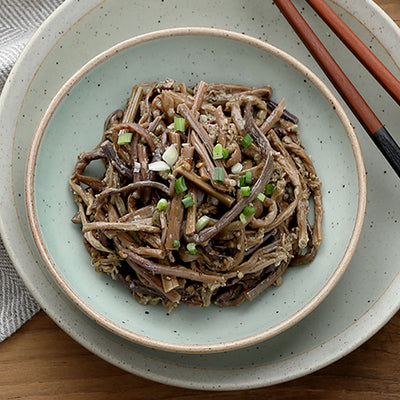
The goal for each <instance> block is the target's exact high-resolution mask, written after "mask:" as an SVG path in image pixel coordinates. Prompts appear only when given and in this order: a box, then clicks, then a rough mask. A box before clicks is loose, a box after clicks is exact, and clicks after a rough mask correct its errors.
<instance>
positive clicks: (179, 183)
mask: <svg viewBox="0 0 400 400" xmlns="http://www.w3.org/2000/svg"><path fill="white" fill-rule="evenodd" d="M174 188H175V192H176V193H177V194H180V193H183V192H185V191H186V190H187V189H188V188H187V186H186V183H185V178H184V177H183V176H180V177H179V178H178V179H177V180H176V181H175V185H174Z"/></svg>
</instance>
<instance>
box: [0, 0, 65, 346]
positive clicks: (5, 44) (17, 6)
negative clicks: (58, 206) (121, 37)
mask: <svg viewBox="0 0 400 400" xmlns="http://www.w3.org/2000/svg"><path fill="white" fill-rule="evenodd" d="M62 2H63V0H0V92H1V90H2V89H3V86H4V83H5V81H6V79H7V76H8V74H9V72H10V70H11V68H12V66H13V64H14V63H15V61H16V59H17V57H18V55H19V54H20V53H21V51H22V49H23V48H24V46H25V44H26V43H27V41H28V40H29V38H30V37H31V36H32V34H33V33H34V32H35V30H36V29H37V28H38V27H39V26H40V24H41V23H42V22H43V21H44V20H45V19H46V18H47V16H48V15H49V14H50V13H51V12H52V11H54V10H55V9H56V7H58V6H59V5H60V4H61V3H62ZM38 310H39V306H38V304H37V303H36V302H35V300H34V299H33V297H32V296H31V295H30V294H29V292H28V290H27V289H26V288H25V286H24V284H23V282H22V281H21V279H20V278H19V276H18V275H17V272H16V271H15V269H14V267H13V266H12V263H11V260H10V258H9V257H8V254H7V252H6V250H5V248H4V246H3V243H2V242H1V240H0V342H1V341H3V340H4V339H6V338H7V337H8V336H10V335H12V334H13V333H14V332H15V331H16V330H17V329H18V328H19V327H20V326H21V325H22V324H23V323H24V322H26V321H27V320H28V319H29V318H31V317H32V316H33V315H34V314H35V313H36V312H37V311H38Z"/></svg>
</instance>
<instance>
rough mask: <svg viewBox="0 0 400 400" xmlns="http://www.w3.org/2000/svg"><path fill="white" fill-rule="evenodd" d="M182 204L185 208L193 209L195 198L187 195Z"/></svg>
mask: <svg viewBox="0 0 400 400" xmlns="http://www.w3.org/2000/svg"><path fill="white" fill-rule="evenodd" d="M182 204H183V205H184V206H185V208H188V207H192V206H193V205H194V201H193V197H192V196H191V195H190V194H187V195H185V196H184V198H183V199H182Z"/></svg>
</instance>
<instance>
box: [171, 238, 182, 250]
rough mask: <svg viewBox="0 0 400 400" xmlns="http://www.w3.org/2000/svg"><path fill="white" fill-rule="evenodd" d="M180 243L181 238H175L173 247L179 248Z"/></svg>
mask: <svg viewBox="0 0 400 400" xmlns="http://www.w3.org/2000/svg"><path fill="white" fill-rule="evenodd" d="M180 245H181V242H180V241H179V240H174V241H173V242H172V247H173V248H174V249H177V248H178V247H180Z"/></svg>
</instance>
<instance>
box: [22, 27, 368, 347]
mask: <svg viewBox="0 0 400 400" xmlns="http://www.w3.org/2000/svg"><path fill="white" fill-rule="evenodd" d="M178 36H211V37H216V38H225V39H230V40H235V41H239V42H242V43H245V44H248V45H251V46H254V47H256V48H259V49H261V50H264V51H266V52H268V53H271V54H273V55H275V56H277V57H279V58H281V59H282V60H283V61H285V62H287V63H288V64H290V65H291V66H292V67H294V68H295V69H296V70H298V71H299V72H301V73H302V74H303V75H304V76H305V77H306V78H308V79H309V80H310V81H311V82H312V83H313V85H314V86H315V87H316V88H317V89H318V90H319V91H320V92H321V93H322V95H323V96H324V97H325V98H326V99H327V100H328V101H329V102H330V103H331V105H332V107H333V108H334V110H335V112H336V114H337V116H338V118H339V120H340V121H341V123H342V125H343V127H344V129H345V131H346V134H347V136H348V139H349V141H350V145H351V147H352V151H353V155H354V160H355V164H356V169H357V179H358V204H357V213H356V219H355V223H354V228H353V232H352V235H351V237H350V240H349V243H348V246H347V248H346V251H345V253H344V255H343V257H342V259H341V261H340V262H339V264H338V266H337V268H336V270H335V271H334V272H333V274H332V276H331V277H330V278H329V280H328V281H327V282H326V284H325V285H324V286H323V287H322V288H321V290H320V291H319V292H318V293H317V294H316V295H315V296H314V297H313V298H312V299H311V300H310V301H309V302H308V303H307V304H306V305H304V306H303V307H302V308H301V309H299V310H298V311H297V312H296V313H294V314H292V315H291V316H290V317H289V318H287V319H285V320H284V321H281V322H280V323H279V324H277V325H275V326H273V327H270V328H268V329H266V330H263V331H261V332H258V333H257V334H254V335H250V336H247V337H244V338H241V339H236V340H232V341H226V342H218V343H214V344H179V343H170V342H166V341H162V340H157V339H152V338H150V337H148V336H145V335H140V334H138V333H136V332H132V331H130V330H128V329H126V328H123V327H122V326H120V325H118V324H117V323H115V322H113V321H111V320H110V319H108V318H106V317H104V316H103V315H102V314H100V313H99V312H98V311H96V309H94V308H93V307H91V306H89V305H88V304H87V303H86V302H85V301H83V300H82V298H80V296H79V295H78V294H77V293H76V292H75V291H74V289H73V288H72V287H71V286H70V285H69V284H68V283H67V282H66V281H65V279H64V278H63V276H62V274H61V273H60V272H59V270H58V269H57V266H56V264H55V263H54V261H53V259H52V257H51V256H50V253H49V251H48V249H47V248H46V245H45V243H44V240H43V237H42V234H41V230H40V227H39V222H38V218H37V215H36V206H35V196H34V182H35V168H36V162H37V157H38V151H39V148H40V144H41V141H42V138H43V135H44V133H45V131H46V128H47V126H48V124H49V122H50V120H51V118H52V116H53V115H54V113H55V111H56V109H57V107H58V106H59V104H60V103H61V101H62V100H63V99H64V97H65V96H66V95H67V93H68V92H69V91H70V90H71V89H72V88H73V87H74V86H75V85H76V84H77V83H78V82H79V81H80V80H81V79H82V78H83V77H84V76H85V75H86V74H87V73H88V72H90V71H91V70H92V69H93V68H95V67H96V66H97V65H99V64H101V63H102V62H104V61H106V60H107V59H109V58H110V57H112V56H113V55H115V54H117V53H119V52H121V51H123V50H125V49H128V48H130V47H133V46H137V45H139V44H142V43H145V42H149V41H153V40H159V39H163V38H168V37H178ZM366 193H367V184H366V173H365V167H364V162H363V158H362V152H361V148H360V145H359V142H358V139H357V137H356V134H355V132H354V129H353V127H352V125H351V123H350V120H349V118H348V117H347V115H346V113H345V111H344V109H343V107H342V106H341V104H340V103H339V102H338V100H337V99H336V98H335V96H334V95H333V94H332V92H331V91H330V90H329V89H328V87H327V86H326V85H325V84H324V83H323V82H322V81H321V80H320V79H319V78H318V76H317V75H316V74H314V73H313V72H312V71H311V70H310V69H309V68H307V67H306V66H305V65H304V64H302V63H301V62H300V61H298V60H297V59H296V58H294V57H293V56H291V55H289V54H288V53H286V52H284V51H282V50H280V49H279V48H277V47H275V46H273V45H270V44H269V43H267V42H264V41H262V40H259V39H256V38H254V37H251V36H248V35H245V34H241V33H237V32H233V31H228V30H225V29H217V28H206V27H180V28H169V29H163V30H158V31H153V32H149V33H145V34H142V35H138V36H135V37H133V38H130V39H127V40H124V41H122V42H120V43H118V44H116V45H114V46H112V47H110V48H109V49H107V50H105V51H103V52H102V53H100V54H99V55H97V56H96V57H94V58H92V59H91V60H90V61H89V62H87V63H86V64H85V65H84V66H83V67H81V68H80V69H79V70H78V71H77V72H76V73H75V74H74V75H73V76H72V77H71V78H70V79H68V81H67V82H66V83H65V84H64V85H63V86H62V87H61V88H60V90H59V91H58V92H57V94H56V95H55V96H54V97H53V99H52V101H51V102H50V104H49V106H48V107H47V109H46V111H45V113H44V115H43V117H42V118H41V120H40V122H39V125H38V127H37V129H36V131H35V134H34V136H33V139H32V143H31V146H30V150H29V155H28V161H27V167H26V176H25V202H26V209H27V215H28V221H29V225H30V228H31V231H32V235H33V238H34V241H35V244H36V246H37V248H38V251H39V253H40V256H41V258H42V259H43V261H44V263H45V265H46V267H47V269H48V271H49V272H50V274H51V275H52V277H53V278H54V279H55V281H56V282H57V284H58V285H59V286H60V288H61V289H62V290H63V292H64V293H65V294H66V295H67V296H68V298H69V299H71V300H72V301H73V303H74V304H75V305H76V306H78V308H79V309H80V310H82V311H83V312H84V313H85V314H86V315H88V316H89V317H90V318H92V319H93V320H94V321H96V322H97V323H98V324H100V325H101V326H103V327H105V328H107V329H108V330H110V331H111V332H113V333H115V334H117V335H119V336H121V337H123V338H125V339H128V340H130V341H133V342H136V343H138V344H141V345H144V346H147V347H151V348H155V349H159V350H165V351H172V352H181V353H195V354H199V353H214V352H220V351H228V350H234V349H239V348H243V347H247V346H250V345H254V344H256V343H259V342H261V341H264V340H266V339H268V338H271V337H273V336H275V335H277V334H279V333H281V332H283V331H284V330H286V329H288V328H290V327H291V326H293V325H295V324H296V323H297V322H299V321H300V320H301V319H303V318H304V317H305V316H306V315H308V314H309V313H310V312H311V311H312V310H314V309H315V308H316V307H317V306H318V305H319V304H320V303H321V302H322V300H323V299H325V297H326V296H327V295H328V294H329V292H330V291H331V290H332V289H333V288H334V286H335V285H336V284H337V282H338V281H339V280H340V278H341V277H342V275H343V274H344V272H345V270H346V268H347V266H348V264H349V262H350V260H351V258H352V256H353V254H354V251H355V249H356V247H357V244H358V241H359V239H360V235H361V230H362V226H363V222H364V216H365V211H366V203H367V195H366Z"/></svg>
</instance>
